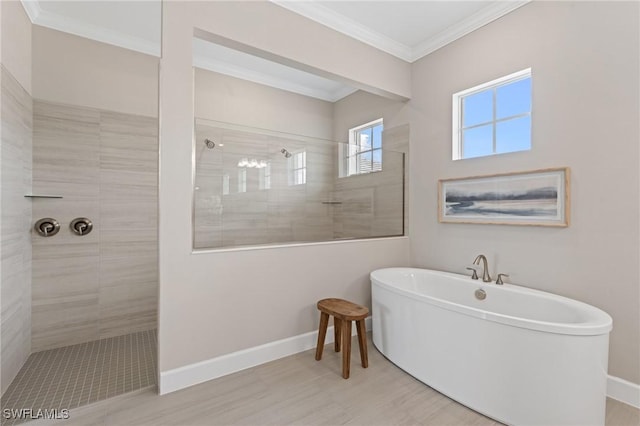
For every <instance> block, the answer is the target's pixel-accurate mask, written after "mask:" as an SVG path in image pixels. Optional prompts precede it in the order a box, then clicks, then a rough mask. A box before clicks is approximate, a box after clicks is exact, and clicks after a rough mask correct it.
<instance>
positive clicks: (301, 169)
mask: <svg viewBox="0 0 640 426" xmlns="http://www.w3.org/2000/svg"><path fill="white" fill-rule="evenodd" d="M305 183H307V152H306V151H300V152H296V153H294V154H292V155H291V157H290V158H289V185H304V184H305Z"/></svg>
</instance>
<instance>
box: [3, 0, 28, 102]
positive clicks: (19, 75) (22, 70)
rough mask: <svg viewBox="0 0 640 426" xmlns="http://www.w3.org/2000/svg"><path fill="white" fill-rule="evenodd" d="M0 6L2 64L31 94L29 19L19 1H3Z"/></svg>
mask: <svg viewBox="0 0 640 426" xmlns="http://www.w3.org/2000/svg"><path fill="white" fill-rule="evenodd" d="M1 8H2V21H1V22H2V26H1V27H2V64H3V65H4V67H5V68H6V69H7V70H9V72H10V73H11V74H12V75H13V76H14V78H15V79H16V80H18V83H20V85H21V86H22V87H23V88H24V89H25V90H26V91H27V93H29V94H32V90H31V38H32V29H31V28H32V25H31V21H30V20H29V17H28V16H27V14H26V12H25V11H24V9H23V7H22V4H21V3H20V2H19V1H3V2H2V7H1Z"/></svg>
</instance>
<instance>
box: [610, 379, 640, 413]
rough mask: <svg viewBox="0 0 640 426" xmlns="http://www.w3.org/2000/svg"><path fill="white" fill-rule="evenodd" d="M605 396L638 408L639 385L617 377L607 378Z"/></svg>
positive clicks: (639, 402)
mask: <svg viewBox="0 0 640 426" xmlns="http://www.w3.org/2000/svg"><path fill="white" fill-rule="evenodd" d="M607 396H608V397H609V398H612V399H615V400H617V401H620V402H624V403H625V404H629V405H631V406H632V407H636V408H640V385H638V384H637V383H632V382H628V381H626V380H624V379H621V378H619V377H614V376H609V377H608V378H607Z"/></svg>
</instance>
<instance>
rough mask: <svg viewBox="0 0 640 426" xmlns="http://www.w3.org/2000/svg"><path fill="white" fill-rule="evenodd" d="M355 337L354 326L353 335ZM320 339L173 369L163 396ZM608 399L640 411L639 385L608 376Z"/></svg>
mask: <svg viewBox="0 0 640 426" xmlns="http://www.w3.org/2000/svg"><path fill="white" fill-rule="evenodd" d="M365 324H366V327H367V331H371V317H369V318H367V319H366V320H365ZM355 334H356V330H355V327H354V329H353V335H355ZM333 339H334V334H333V326H331V327H328V328H327V336H326V339H325V344H329V343H333ZM317 340H318V332H317V331H312V332H309V333H304V334H300V335H298V336H293V337H289V338H287V339H282V340H277V341H275V342H270V343H266V344H264V345H260V346H255V347H253V348H248V349H244V350H241V351H238V352H233V353H230V354H227V355H222V356H219V357H217V358H212V359H209V360H206V361H201V362H198V363H195V364H191V365H185V366H184V367H179V368H176V369H173V370H169V371H163V372H161V373H160V385H159V392H160V395H164V394H167V393H170V392H174V391H177V390H180V389H184V388H186V387H189V386H193V385H197V384H198V383H203V382H206V381H209V380H212V379H215V378H218V377H222V376H226V375H227V374H231V373H235V372H237V371H241V370H245V369H247V368H251V367H255V366H256V365H260V364H264V363H266V362H270V361H274V360H276V359H279V358H284V357H286V356H289V355H294V354H297V353H299V352H304V351H307V350H309V349H313V348H315V347H316V342H317ZM607 396H608V397H609V398H612V399H615V400H617V401H620V402H624V403H625V404H628V405H631V406H633V407H636V408H640V385H638V384H636V383H632V382H629V381H626V380H624V379H620V378H618V377H614V376H608V378H607Z"/></svg>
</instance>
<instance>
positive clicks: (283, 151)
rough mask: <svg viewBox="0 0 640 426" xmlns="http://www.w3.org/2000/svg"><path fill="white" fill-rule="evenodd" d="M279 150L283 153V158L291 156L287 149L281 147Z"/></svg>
mask: <svg viewBox="0 0 640 426" xmlns="http://www.w3.org/2000/svg"><path fill="white" fill-rule="evenodd" d="M280 152H281V153H283V154H284V158H289V157H291V153H290V152H289V151H287V150H286V149H285V148H282V149H281V150H280Z"/></svg>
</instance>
